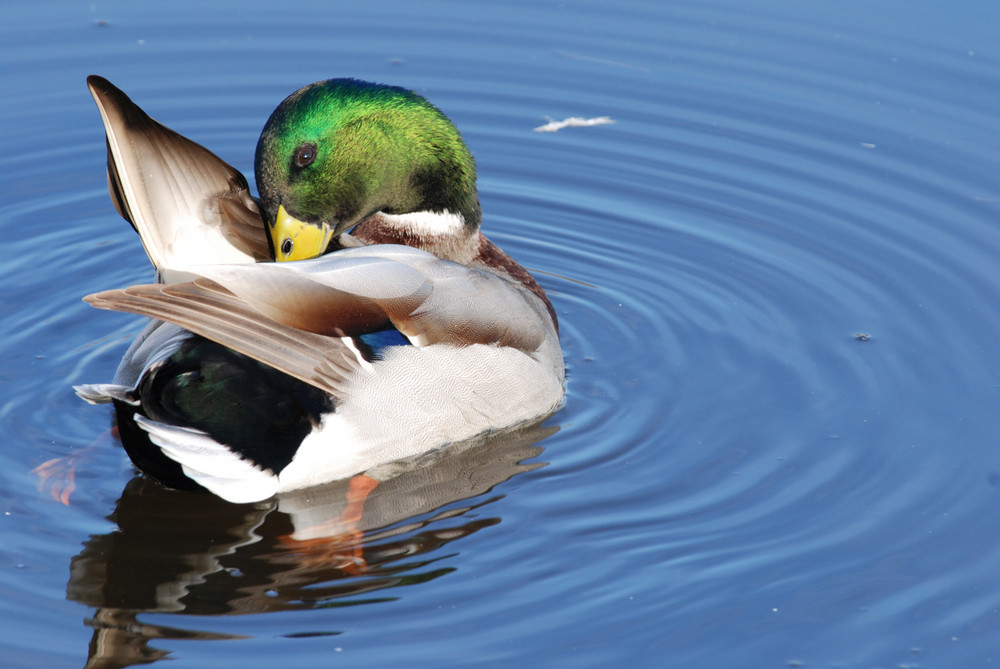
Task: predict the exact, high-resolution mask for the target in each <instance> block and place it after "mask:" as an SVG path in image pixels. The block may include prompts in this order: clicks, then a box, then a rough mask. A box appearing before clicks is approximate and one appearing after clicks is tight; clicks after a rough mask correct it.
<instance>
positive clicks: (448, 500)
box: [67, 424, 558, 667]
mask: <svg viewBox="0 0 1000 669" xmlns="http://www.w3.org/2000/svg"><path fill="white" fill-rule="evenodd" d="M557 429H558V428H557V427H543V426H540V425H537V424H536V425H529V426H524V427H521V428H518V429H515V430H510V431H505V432H502V433H497V434H493V435H489V436H487V437H482V438H479V439H476V440H473V441H471V442H468V443H465V444H455V445H452V446H449V447H448V448H445V449H442V450H440V451H437V452H434V453H430V454H426V455H424V456H421V457H419V458H415V459H413V460H411V461H408V462H405V463H401V464H396V465H393V466H391V467H385V468H382V469H380V470H378V471H374V472H369V476H361V477H355V478H354V479H351V480H350V481H341V482H337V483H333V484H330V485H328V486H324V487H322V488H313V489H310V490H306V491H301V492H297V493H290V494H287V495H282V496H281V497H279V498H276V499H273V500H269V501H267V502H259V503H255V504H231V503H229V502H225V501H223V500H221V499H219V498H217V497H214V496H212V495H209V494H200V493H192V492H185V491H178V490H171V489H169V488H165V487H164V486H162V485H160V484H158V483H156V482H155V481H152V480H149V479H146V478H141V477H140V478H135V479H132V480H131V481H130V482H129V483H128V485H126V487H125V490H124V491H123V492H122V496H121V498H120V499H119V500H118V503H117V506H116V508H115V511H114V513H113V514H112V515H111V516H109V519H110V520H112V521H113V522H115V523H116V525H117V529H116V530H115V531H114V532H109V533H107V534H102V535H97V536H93V537H91V538H90V539H89V540H88V541H87V543H86V544H85V545H84V548H83V550H82V551H81V552H80V554H79V555H77V556H76V557H75V558H73V560H72V563H71V565H70V580H69V584H68V586H67V596H68V598H69V599H71V600H73V601H76V602H80V603H82V604H85V605H87V606H90V607H94V608H95V609H96V612H95V613H94V615H93V617H91V618H89V619H88V620H87V621H86V622H87V624H88V625H89V626H91V627H93V629H94V634H93V638H92V640H91V644H90V650H89V659H88V663H87V665H86V666H87V667H125V666H130V665H134V664H142V663H149V662H155V661H156V660H158V659H161V658H163V657H165V656H166V653H165V652H164V651H160V650H157V649H155V648H152V647H150V646H149V645H148V642H149V641H150V640H153V639H158V638H169V639H220V638H233V636H231V635H225V634H215V633H206V632H202V631H187V630H184V629H180V628H178V627H164V626H161V625H152V624H145V623H142V622H141V621H139V620H138V619H137V617H136V616H137V615H139V614H142V613H150V612H157V613H179V614H192V615H223V614H248V613H261V612H274V611H282V610H288V609H303V608H313V607H317V606H322V605H324V604H325V603H328V602H330V601H331V600H335V599H339V600H341V601H340V602H338V603H339V604H340V605H350V604H352V603H371V602H373V601H377V600H378V599H380V598H382V599H392V598H393V597H392V595H391V594H390V593H388V592H385V593H383V594H382V595H373V593H376V592H377V591H380V590H385V589H387V588H392V587H394V586H397V585H401V584H406V585H412V584H414V583H420V582H424V581H430V580H433V579H435V578H437V577H439V576H442V575H444V574H446V573H448V572H450V571H452V569H453V567H447V566H443V565H439V564H438V561H439V560H441V559H442V557H443V556H441V555H440V554H438V555H437V556H435V555H434V554H433V553H432V551H434V549H436V548H439V547H441V546H443V545H445V544H447V543H449V542H451V541H454V540H456V539H460V538H462V537H465V536H468V535H470V534H472V533H474V532H477V531H479V530H480V529H482V528H484V527H488V526H490V525H494V524H496V523H499V522H500V519H499V518H497V517H492V518H491V517H483V516H482V515H481V514H470V513H469V511H470V510H472V509H476V508H479V507H483V506H485V505H488V504H490V503H491V502H493V501H495V500H496V499H499V496H488V495H487V493H489V492H490V491H491V490H492V488H493V487H494V486H496V485H497V484H499V483H502V482H503V481H506V480H507V479H509V478H511V477H512V476H514V475H516V474H519V473H522V472H526V471H530V470H533V469H537V468H539V467H542V466H544V463H541V462H537V461H532V462H526V461H528V460H531V459H533V458H536V457H537V456H538V455H539V454H540V453H541V452H542V450H543V449H542V448H541V447H539V446H536V445H535V444H536V443H537V442H539V441H540V440H542V439H544V438H546V437H548V436H549V435H551V434H552V433H554V432H555V431H556V430H557ZM421 556H424V557H423V558H421Z"/></svg>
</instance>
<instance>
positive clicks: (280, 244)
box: [271, 205, 333, 262]
mask: <svg viewBox="0 0 1000 669" xmlns="http://www.w3.org/2000/svg"><path fill="white" fill-rule="evenodd" d="M331 237H333V228H331V227H330V226H329V225H327V224H326V223H321V224H320V225H314V224H312V223H306V222H305V221H300V220H299V219H297V218H294V217H293V216H292V215H291V214H289V213H288V212H287V211H285V207H284V205H279V206H278V215H277V216H276V217H275V219H274V225H272V226H271V242H272V243H273V244H274V259H275V260H278V261H280V262H284V261H286V260H305V259H307V258H315V257H317V256H321V255H323V252H324V251H326V247H327V245H328V244H329V243H330V238H331Z"/></svg>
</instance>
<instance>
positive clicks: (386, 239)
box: [351, 210, 480, 265]
mask: <svg viewBox="0 0 1000 669" xmlns="http://www.w3.org/2000/svg"><path fill="white" fill-rule="evenodd" d="M475 223H476V224H473V225H469V222H468V221H466V220H465V218H464V217H463V216H462V215H461V214H453V213H451V212H449V211H447V210H445V211H444V212H430V211H417V212H412V213H409V214H384V213H381V212H379V213H377V214H374V215H372V216H369V217H368V218H366V219H365V220H363V221H362V222H361V223H359V224H358V225H357V226H356V227H355V228H354V231H353V232H352V233H351V237H354V238H355V239H356V240H358V241H360V242H361V243H362V244H366V245H367V244H403V245H405V246H412V247H414V248H418V249H423V250H424V251H427V252H428V253H433V254H434V255H436V256H437V257H439V258H444V259H445V260H451V261H452V262H457V263H459V264H462V265H468V264H469V263H471V262H473V261H474V260H475V258H476V255H477V254H478V250H479V237H480V233H479V226H478V221H476V222H475Z"/></svg>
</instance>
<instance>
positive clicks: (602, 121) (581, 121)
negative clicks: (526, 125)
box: [535, 116, 616, 132]
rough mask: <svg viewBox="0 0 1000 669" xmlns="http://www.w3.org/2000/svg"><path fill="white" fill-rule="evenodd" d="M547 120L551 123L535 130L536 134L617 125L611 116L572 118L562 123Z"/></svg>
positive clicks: (550, 119)
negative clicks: (565, 129)
mask: <svg viewBox="0 0 1000 669" xmlns="http://www.w3.org/2000/svg"><path fill="white" fill-rule="evenodd" d="M545 118H548V119H549V122H548V123H546V124H545V125H540V126H538V127H537V128H535V132H556V131H558V130H562V129H563V128H583V127H586V126H591V125H611V124H614V123H616V121H615V120H614V119H613V118H611V117H610V116H598V117H596V118H581V117H579V116H571V117H569V118H565V119H563V120H561V121H556V120H554V119H552V118H549V117H548V116H546V117H545Z"/></svg>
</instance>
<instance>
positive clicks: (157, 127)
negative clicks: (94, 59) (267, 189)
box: [87, 76, 272, 278]
mask: <svg viewBox="0 0 1000 669" xmlns="http://www.w3.org/2000/svg"><path fill="white" fill-rule="evenodd" d="M87 84H88V86H89V87H90V92H91V94H92V95H93V96H94V100H95V101H96V102H97V107H98V109H99V110H100V112H101V119H102V120H103V121H104V130H105V133H106V136H107V146H108V189H109V191H110V192H111V199H112V201H113V202H114V203H115V207H116V208H117V209H118V212H119V213H120V214H121V215H122V216H123V217H124V218H125V219H127V220H128V221H129V222H130V223H131V224H132V226H133V227H134V228H135V229H136V231H137V232H138V233H139V236H140V237H141V238H142V243H143V245H144V246H145V248H146V253H147V254H148V255H149V259H150V260H151V261H152V263H153V265H154V266H155V267H156V268H157V270H158V271H159V272H161V273H162V274H164V275H166V277H165V278H170V277H169V275H170V274H171V272H173V271H178V270H179V271H183V267H184V266H186V265H190V264H202V263H212V262H252V261H254V260H264V259H269V258H271V257H272V256H271V253H270V249H269V247H268V241H267V234H266V230H265V228H264V224H263V220H262V219H261V216H260V212H259V209H258V206H257V203H256V202H255V201H254V199H253V198H252V197H251V195H250V189H249V187H248V186H247V182H246V179H245V178H244V177H243V175H242V174H240V173H239V172H237V171H236V170H235V169H233V168H232V167H230V166H229V165H228V164H226V163H225V162H224V161H222V160H221V159H220V158H219V157H218V156H216V155H215V154H213V153H212V152H211V151H209V150H208V149H206V148H204V147H203V146H201V145H199V144H197V143H195V142H192V141H191V140H189V139H187V138H185V137H183V136H181V135H179V134H177V133H176V132H174V131H173V130H171V129H170V128H167V127H166V126H163V125H161V124H160V123H157V122H156V121H154V120H153V119H151V118H150V117H149V116H148V115H147V114H146V113H145V112H144V111H142V109H140V108H139V107H138V106H137V105H135V103H133V102H132V101H131V100H130V99H129V98H128V96H126V95H125V94H124V93H123V92H122V91H120V90H119V89H117V88H115V87H114V86H113V85H112V84H111V83H110V82H108V81H107V80H106V79H103V78H101V77H98V76H91V77H89V78H88V79H87Z"/></svg>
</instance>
